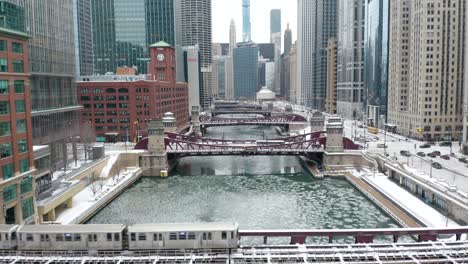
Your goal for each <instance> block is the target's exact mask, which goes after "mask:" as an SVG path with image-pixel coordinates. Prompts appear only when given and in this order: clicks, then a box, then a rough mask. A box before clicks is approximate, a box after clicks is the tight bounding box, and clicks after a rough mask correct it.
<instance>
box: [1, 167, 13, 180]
mask: <svg viewBox="0 0 468 264" xmlns="http://www.w3.org/2000/svg"><path fill="white" fill-rule="evenodd" d="M14 170H15V168H14V166H13V163H10V164H6V165H3V166H2V177H3V179H4V180H8V179H10V178H11V177H13V176H14V175H15V172H14Z"/></svg>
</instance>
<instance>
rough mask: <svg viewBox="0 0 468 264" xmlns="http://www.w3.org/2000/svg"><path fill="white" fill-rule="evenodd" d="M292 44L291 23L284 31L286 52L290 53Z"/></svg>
mask: <svg viewBox="0 0 468 264" xmlns="http://www.w3.org/2000/svg"><path fill="white" fill-rule="evenodd" d="M291 46H292V31H291V29H290V28H289V23H288V24H287V26H286V30H285V31H284V53H285V54H288V53H289V51H290V50H291Z"/></svg>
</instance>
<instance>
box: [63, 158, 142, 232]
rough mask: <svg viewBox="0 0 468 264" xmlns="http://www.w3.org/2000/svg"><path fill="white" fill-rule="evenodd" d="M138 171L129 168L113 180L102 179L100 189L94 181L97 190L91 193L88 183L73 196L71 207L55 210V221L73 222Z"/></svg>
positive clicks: (129, 179)
mask: <svg viewBox="0 0 468 264" xmlns="http://www.w3.org/2000/svg"><path fill="white" fill-rule="evenodd" d="M117 156H118V155H117ZM138 171H139V169H138V168H131V169H130V170H128V171H125V172H122V173H121V174H120V177H119V178H118V179H115V181H114V180H113V179H112V178H109V179H103V180H102V181H103V184H102V186H103V187H102V189H101V187H100V184H99V183H98V182H96V183H94V188H96V189H97V190H98V191H97V192H96V194H93V191H92V189H93V185H92V184H90V185H88V186H87V187H86V188H85V189H83V190H82V191H81V192H79V193H78V194H77V195H75V196H74V197H73V206H72V208H64V209H62V210H60V209H58V210H56V214H57V218H56V222H58V223H61V224H73V223H74V222H73V221H74V220H75V219H77V218H78V217H79V216H80V215H82V214H83V213H84V212H86V211H87V210H90V209H92V207H93V206H95V205H96V204H97V203H98V202H99V201H100V200H101V199H103V198H107V197H108V196H109V195H111V194H112V193H113V192H114V191H115V189H117V188H119V187H121V186H122V185H124V184H127V183H128V182H129V181H131V180H132V179H133V178H134V177H136V173H137V172H138Z"/></svg>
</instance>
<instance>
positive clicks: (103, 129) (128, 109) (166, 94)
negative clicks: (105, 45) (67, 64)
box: [78, 42, 189, 142]
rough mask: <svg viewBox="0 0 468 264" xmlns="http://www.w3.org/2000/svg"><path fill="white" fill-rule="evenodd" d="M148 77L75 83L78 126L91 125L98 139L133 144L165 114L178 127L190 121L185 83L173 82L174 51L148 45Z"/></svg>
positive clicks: (93, 78)
mask: <svg viewBox="0 0 468 264" xmlns="http://www.w3.org/2000/svg"><path fill="white" fill-rule="evenodd" d="M150 55H151V60H150V62H149V73H150V74H149V75H104V76H84V77H81V78H80V81H78V100H79V102H80V104H81V105H83V107H84V109H83V110H82V115H81V123H82V124H84V123H90V124H91V125H92V126H93V127H94V129H95V132H96V136H97V137H98V140H102V141H104V140H106V141H108V142H114V141H125V139H127V137H128V140H129V141H135V140H136V139H137V138H139V137H143V136H146V134H145V133H146V125H147V123H148V122H149V121H150V120H151V119H154V118H158V117H162V116H163V115H164V113H166V112H172V113H174V116H175V118H176V120H177V126H179V127H181V126H183V125H185V124H187V122H188V121H189V116H188V113H189V111H188V87H187V83H177V82H176V81H175V58H174V49H173V48H172V47H171V46H170V45H169V44H167V43H164V42H158V43H156V44H153V45H151V46H150Z"/></svg>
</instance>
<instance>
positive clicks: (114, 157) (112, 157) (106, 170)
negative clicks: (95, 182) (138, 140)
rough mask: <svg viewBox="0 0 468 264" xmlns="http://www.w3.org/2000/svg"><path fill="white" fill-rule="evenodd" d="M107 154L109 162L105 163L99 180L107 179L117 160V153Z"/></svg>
mask: <svg viewBox="0 0 468 264" xmlns="http://www.w3.org/2000/svg"><path fill="white" fill-rule="evenodd" d="M108 154H109V160H108V161H107V165H106V166H105V167H104V168H103V169H102V171H101V175H99V177H101V178H107V175H109V172H110V170H111V168H112V166H114V164H115V162H116V161H117V159H118V158H119V153H118V152H109V153H108Z"/></svg>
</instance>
